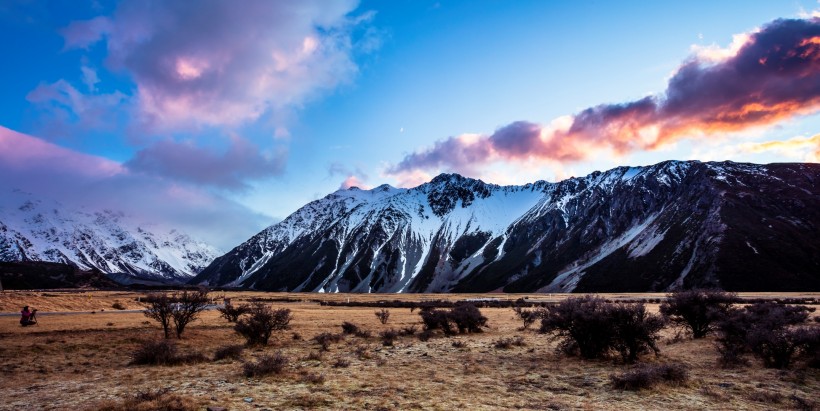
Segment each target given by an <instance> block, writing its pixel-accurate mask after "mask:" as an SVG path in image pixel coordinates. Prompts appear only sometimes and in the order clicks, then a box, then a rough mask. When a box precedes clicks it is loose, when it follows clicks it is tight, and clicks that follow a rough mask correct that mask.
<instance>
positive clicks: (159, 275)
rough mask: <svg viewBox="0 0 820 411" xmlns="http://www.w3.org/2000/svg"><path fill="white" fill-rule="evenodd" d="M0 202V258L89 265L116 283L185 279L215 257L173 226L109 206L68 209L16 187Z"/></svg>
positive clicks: (205, 246)
mask: <svg viewBox="0 0 820 411" xmlns="http://www.w3.org/2000/svg"><path fill="white" fill-rule="evenodd" d="M4 196H5V198H4V199H3V202H2V204H0V261H49V262H58V263H66V264H70V265H73V266H76V267H78V268H79V269H82V270H89V269H92V268H95V269H98V270H100V271H102V272H104V273H107V274H108V275H109V276H110V277H112V278H114V279H116V280H117V281H120V282H124V283H129V282H133V281H134V280H135V279H143V280H157V281H162V282H167V281H171V282H185V281H187V280H189V279H190V278H191V277H192V276H194V275H196V274H197V273H199V272H200V271H201V270H202V269H203V268H204V267H205V266H207V265H208V264H209V263H210V262H211V261H213V259H214V257H215V256H217V255H219V251H217V250H216V249H215V248H214V247H212V246H210V245H208V244H205V243H202V242H199V241H196V240H194V239H192V238H191V237H189V236H188V235H186V234H184V233H181V232H179V231H177V230H173V229H162V228H160V227H157V226H155V225H151V224H145V223H140V222H138V221H136V220H135V219H134V218H133V217H130V216H127V215H125V214H123V213H120V212H116V211H111V210H93V211H92V210H86V209H69V208H66V207H65V206H63V205H61V204H60V203H58V202H56V201H50V200H43V199H35V198H32V197H31V195H29V194H27V193H24V192H22V191H20V190H15V191H13V192H10V193H5V195H4Z"/></svg>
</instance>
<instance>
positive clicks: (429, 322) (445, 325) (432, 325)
mask: <svg viewBox="0 0 820 411" xmlns="http://www.w3.org/2000/svg"><path fill="white" fill-rule="evenodd" d="M419 316H421V322H422V323H424V331H425V332H426V333H425V335H426V337H427V338H429V337H430V334H431V333H432V332H433V331H435V330H441V331H442V332H443V333H444V335H452V334H453V327H452V326H451V325H450V318H449V317H448V316H447V311H445V310H438V309H426V308H423V309H422V310H421V311H419ZM419 338H420V339H421V337H419ZM422 341H426V340H422Z"/></svg>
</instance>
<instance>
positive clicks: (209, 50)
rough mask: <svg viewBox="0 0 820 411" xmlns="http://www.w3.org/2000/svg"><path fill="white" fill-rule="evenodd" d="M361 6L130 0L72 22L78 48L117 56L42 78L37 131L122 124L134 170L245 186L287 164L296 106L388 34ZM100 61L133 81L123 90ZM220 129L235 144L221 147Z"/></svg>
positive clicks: (57, 133) (342, 78)
mask: <svg viewBox="0 0 820 411" xmlns="http://www.w3.org/2000/svg"><path fill="white" fill-rule="evenodd" d="M356 7H357V1H354V0H341V1H333V2H325V1H321V0H304V1H298V2H278V1H267V0H247V1H242V2H241V3H232V2H228V1H221V0H203V1H196V2H192V1H186V0H171V1H154V0H125V1H122V2H121V3H119V4H118V5H117V6H116V9H115V10H114V11H113V13H112V14H111V15H105V16H98V17H95V18H92V19H89V20H83V21H74V22H72V23H70V24H69V25H68V26H66V27H64V28H63V29H62V30H61V31H60V33H61V35H62V36H63V38H64V41H65V45H64V48H65V49H66V50H90V49H92V48H95V49H99V48H100V47H103V48H104V50H105V60H104V61H99V62H97V61H88V56H85V57H83V61H82V65H81V67H80V71H79V72H78V73H80V74H81V77H80V78H79V79H78V80H77V81H75V82H71V81H69V80H66V79H65V78H64V79H60V80H57V81H55V82H52V83H42V84H40V85H39V86H37V87H36V88H35V89H34V90H32V91H31V92H30V93H29V94H28V96H27V99H28V101H29V102H31V103H32V104H33V106H34V108H35V110H36V112H38V113H39V114H40V115H41V120H42V122H41V126H39V128H38V130H37V132H38V134H43V135H45V136H47V137H50V138H56V137H62V136H65V135H72V136H82V135H85V134H88V133H89V132H97V133H99V132H109V133H113V137H112V138H123V137H124V138H126V146H129V147H131V148H132V149H134V150H135V154H134V157H133V158H132V159H131V160H130V161H128V162H127V163H126V166H127V167H128V168H130V169H132V170H134V171H139V172H141V173H152V174H155V175H158V176H162V177H164V178H166V179H170V180H174V179H178V180H179V181H182V182H185V183H196V184H199V185H211V186H214V187H216V188H219V189H226V188H227V189H230V190H242V189H245V188H247V187H248V183H249V181H251V180H254V179H262V178H266V177H271V176H275V175H277V174H280V173H281V172H282V171H283V169H284V165H285V163H286V160H287V150H286V149H285V147H286V145H287V141H285V140H286V139H287V138H288V137H289V136H290V133H289V131H288V126H289V125H288V122H289V121H292V120H289V119H292V118H293V117H294V115H293V113H294V112H295V111H298V110H299V109H300V108H301V107H302V106H303V105H304V104H306V103H307V102H309V101H311V100H312V99H315V98H317V97H319V96H321V95H322V94H323V93H326V92H328V91H330V90H334V89H336V88H338V87H340V86H341V85H344V84H347V83H349V82H351V81H352V79H353V78H354V77H355V75H356V74H357V73H358V66H357V64H356V62H355V61H354V54H355V53H357V52H359V51H360V50H362V49H365V51H370V50H372V49H373V47H374V44H377V43H378V39H376V38H375V37H377V36H376V35H375V34H372V33H371V31H370V30H368V28H369V25H370V21H371V20H372V19H373V17H374V13H372V12H364V13H358V14H354V13H353V11H354V9H355V8H356ZM361 32H364V33H361ZM359 43H361V44H359ZM89 55H91V54H89ZM100 70H107V72H105V73H104V74H106V75H107V76H108V75H110V74H112V73H113V74H114V76H116V77H118V78H124V79H128V80H130V83H131V84H128V85H127V86H122V85H121V84H120V86H119V88H120V89H119V90H113V91H112V84H104V82H103V81H101V78H103V79H105V78H106V76H102V75H100V74H101V72H100ZM108 77H111V76H108ZM248 128H253V130H254V133H253V134H251V133H244V131H246V130H247V129H248ZM237 134H242V135H243V137H242V138H239V137H236V135H237ZM203 136H206V137H207V139H209V141H206V138H202V137H203ZM214 136H222V137H223V138H224V141H223V142H222V143H224V144H222V146H226V147H227V148H225V149H223V150H222V151H219V150H215V149H213V148H211V145H212V143H213V142H212V139H213V137H214ZM274 139H278V141H274ZM217 145H219V144H217Z"/></svg>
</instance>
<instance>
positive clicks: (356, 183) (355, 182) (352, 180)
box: [339, 176, 370, 190]
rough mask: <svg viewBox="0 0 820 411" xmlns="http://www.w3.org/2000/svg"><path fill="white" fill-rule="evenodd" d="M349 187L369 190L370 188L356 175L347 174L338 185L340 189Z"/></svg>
mask: <svg viewBox="0 0 820 411" xmlns="http://www.w3.org/2000/svg"><path fill="white" fill-rule="evenodd" d="M351 187H357V188H361V189H362V190H369V189H370V186H368V185H367V184H365V183H363V182H362V181H361V180H359V178H358V177H356V176H348V177H347V178H345V179H344V181H342V184H341V185H340V186H339V189H340V190H347V189H348V188H351Z"/></svg>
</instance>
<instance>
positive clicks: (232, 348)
mask: <svg viewBox="0 0 820 411" xmlns="http://www.w3.org/2000/svg"><path fill="white" fill-rule="evenodd" d="M244 349H245V347H244V346H242V345H240V344H233V345H225V346H222V347H219V348H217V349H216V351H215V352H214V361H219V360H223V359H225V358H230V359H234V360H235V359H237V358H239V357H241V356H242V351H243V350H244Z"/></svg>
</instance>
